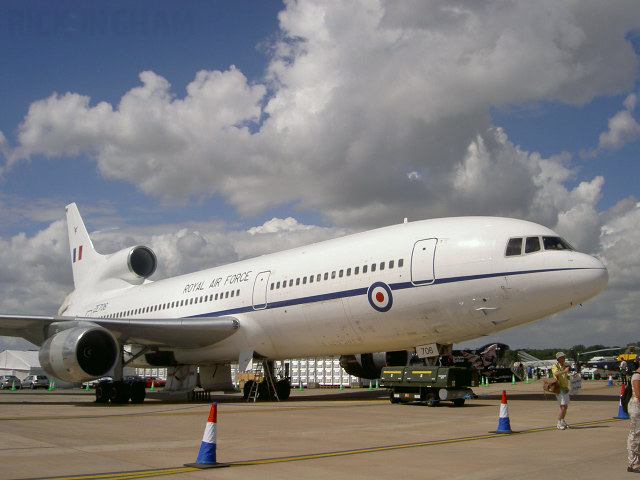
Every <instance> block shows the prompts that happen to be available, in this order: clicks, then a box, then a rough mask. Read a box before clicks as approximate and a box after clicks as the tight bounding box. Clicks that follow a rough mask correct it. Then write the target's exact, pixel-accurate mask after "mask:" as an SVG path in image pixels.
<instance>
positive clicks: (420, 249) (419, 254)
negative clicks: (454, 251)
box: [411, 238, 438, 285]
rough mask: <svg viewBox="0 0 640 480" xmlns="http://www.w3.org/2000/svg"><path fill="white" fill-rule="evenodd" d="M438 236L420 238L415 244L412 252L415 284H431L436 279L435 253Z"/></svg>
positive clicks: (412, 276)
mask: <svg viewBox="0 0 640 480" xmlns="http://www.w3.org/2000/svg"><path fill="white" fill-rule="evenodd" d="M437 243H438V239H437V238H427V239H425V240H418V241H417V242H416V243H415V245H414V246H413V252H412V254H411V283H413V284H414V285H429V284H432V283H433V282H434V281H435V279H436V275H435V271H434V264H435V254H436V245H437Z"/></svg>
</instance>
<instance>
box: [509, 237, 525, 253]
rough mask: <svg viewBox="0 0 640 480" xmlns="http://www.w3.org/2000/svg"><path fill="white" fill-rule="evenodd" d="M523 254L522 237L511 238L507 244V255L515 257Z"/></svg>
mask: <svg viewBox="0 0 640 480" xmlns="http://www.w3.org/2000/svg"><path fill="white" fill-rule="evenodd" d="M521 254H522V239H521V238H510V239H509V243H508V244H507V254H506V255H507V257H513V256H516V255H521Z"/></svg>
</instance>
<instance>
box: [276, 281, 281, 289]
mask: <svg viewBox="0 0 640 480" xmlns="http://www.w3.org/2000/svg"><path fill="white" fill-rule="evenodd" d="M279 289H280V282H278V283H276V290H279Z"/></svg>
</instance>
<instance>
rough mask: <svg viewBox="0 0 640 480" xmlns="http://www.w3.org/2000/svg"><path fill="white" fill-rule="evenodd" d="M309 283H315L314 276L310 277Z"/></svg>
mask: <svg viewBox="0 0 640 480" xmlns="http://www.w3.org/2000/svg"><path fill="white" fill-rule="evenodd" d="M309 283H313V275H309Z"/></svg>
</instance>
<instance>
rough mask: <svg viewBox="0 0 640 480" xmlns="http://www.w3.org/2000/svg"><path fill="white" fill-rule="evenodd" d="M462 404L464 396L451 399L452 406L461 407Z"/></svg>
mask: <svg viewBox="0 0 640 480" xmlns="http://www.w3.org/2000/svg"><path fill="white" fill-rule="evenodd" d="M463 405H464V398H456V399H455V400H453V406H454V407H461V406H463Z"/></svg>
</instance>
